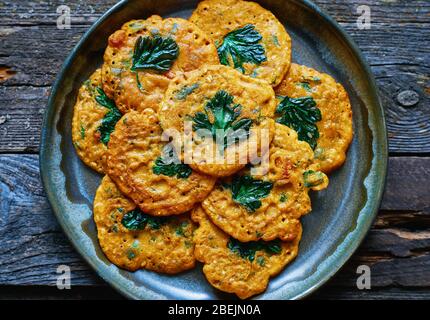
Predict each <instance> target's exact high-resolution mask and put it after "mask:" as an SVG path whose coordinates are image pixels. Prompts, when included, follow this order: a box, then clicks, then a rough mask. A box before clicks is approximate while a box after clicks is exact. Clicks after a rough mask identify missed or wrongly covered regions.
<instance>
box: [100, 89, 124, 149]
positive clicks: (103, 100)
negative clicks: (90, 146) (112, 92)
mask: <svg viewBox="0 0 430 320" xmlns="http://www.w3.org/2000/svg"><path fill="white" fill-rule="evenodd" d="M96 91H97V94H98V95H97V96H96V98H95V99H96V101H97V103H98V104H100V105H101V106H103V107H105V108H108V109H109V112H108V113H106V114H105V116H104V118H103V120H102V124H101V125H100V126H99V127H98V128H97V130H98V131H99V132H100V140H101V142H103V144H105V145H107V144H108V142H109V140H110V135H111V133H112V131H113V130H114V129H115V125H116V123H117V122H118V120H119V119H121V117H122V114H121V112H120V111H119V110H118V108H117V107H116V105H115V102H114V101H113V100H111V99H109V98H108V97H107V96H106V94H105V92H104V91H103V89H102V88H100V87H97V88H96Z"/></svg>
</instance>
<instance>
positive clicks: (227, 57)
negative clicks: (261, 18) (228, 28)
mask: <svg viewBox="0 0 430 320" xmlns="http://www.w3.org/2000/svg"><path fill="white" fill-rule="evenodd" d="M261 39H262V36H261V35H260V33H258V31H257V30H255V27H254V26H253V25H252V24H247V25H246V26H245V27H243V28H240V29H236V30H234V31H232V32H230V33H228V34H227V35H226V36H225V37H224V40H223V43H222V44H221V46H219V47H218V56H219V59H220V62H221V64H223V65H226V66H229V65H231V62H232V63H233V66H234V68H235V69H238V70H240V71H241V72H242V73H245V69H244V68H243V64H244V63H245V62H248V63H253V64H256V65H259V64H260V63H262V62H263V61H266V60H267V58H266V55H265V51H264V47H263V46H262V45H261V44H259V42H260V41H261Z"/></svg>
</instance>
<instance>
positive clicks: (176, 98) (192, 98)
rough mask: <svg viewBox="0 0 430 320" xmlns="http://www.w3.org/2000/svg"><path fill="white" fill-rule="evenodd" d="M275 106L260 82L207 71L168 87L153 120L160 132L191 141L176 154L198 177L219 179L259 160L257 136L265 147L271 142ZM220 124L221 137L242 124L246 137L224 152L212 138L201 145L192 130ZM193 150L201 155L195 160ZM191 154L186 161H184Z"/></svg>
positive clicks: (228, 72)
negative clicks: (264, 140)
mask: <svg viewBox="0 0 430 320" xmlns="http://www.w3.org/2000/svg"><path fill="white" fill-rule="evenodd" d="M276 103H277V102H276V98H275V95H274V91H273V89H272V87H271V86H270V85H268V84H267V83H266V82H265V81H263V80H258V79H253V78H250V77H247V76H245V75H243V74H241V73H240V72H238V71H236V70H234V69H232V68H230V67H226V66H223V65H217V66H207V67H205V68H203V69H202V70H198V71H193V72H190V73H188V74H186V75H184V76H182V77H178V78H176V79H174V80H173V81H172V82H171V84H170V85H169V88H168V89H167V91H166V95H165V96H164V98H163V101H162V104H161V107H160V111H159V116H160V123H161V126H162V127H163V129H164V130H167V129H169V130H171V129H174V130H176V131H177V132H181V133H185V134H186V135H187V136H190V137H191V136H192V138H193V139H192V142H191V144H190V147H189V148H186V149H185V152H184V154H185V156H184V154H183V155H182V157H187V159H188V160H187V161H186V163H189V164H190V166H191V167H192V168H193V169H195V170H197V171H199V172H202V173H205V174H208V175H211V176H215V177H224V176H229V175H231V174H233V173H235V172H237V171H238V170H240V169H242V168H243V167H244V166H245V165H246V164H247V163H248V162H249V161H250V160H251V159H254V158H255V157H256V156H258V155H261V153H262V152H263V151H264V149H263V150H262V146H263V147H264V145H262V143H261V141H262V139H260V137H261V135H263V138H266V142H267V143H266V149H267V148H268V145H269V143H270V141H271V139H272V138H273V131H274V121H273V120H272V119H271V117H273V115H274V111H275V107H276ZM186 123H188V124H189V126H186ZM191 124H192V126H191ZM224 124H227V126H226V127H225V132H228V130H232V131H231V132H235V133H236V132H239V131H240V128H245V127H246V126H247V125H248V127H247V128H248V129H247V130H249V131H248V132H249V135H248V136H245V135H244V136H243V137H244V139H242V140H240V141H239V142H238V143H233V144H230V145H227V144H226V147H225V148H224V147H223V145H220V144H218V143H216V139H215V137H210V138H209V139H206V140H205V144H202V142H201V141H200V138H199V137H200V135H201V134H199V132H198V130H197V129H209V130H212V129H215V128H221V127H222V128H224V127H223V125H224ZM241 125H244V126H242V127H241ZM197 126H198V127H197ZM233 128H239V129H233ZM235 130H238V131H235ZM242 130H243V132H245V129H242ZM182 143H183V144H185V143H184V142H182ZM202 145H205V146H208V149H207V150H210V152H204V150H203V151H202V149H204V148H202ZM249 146H250V147H249ZM248 147H249V148H248ZM197 150H200V151H202V152H201V154H200V155H199V152H198V151H197ZM220 150H221V151H223V152H224V153H223V154H222V153H221V152H220ZM191 153H192V158H191V157H188V156H189V155H190V154H191ZM220 154H221V155H220ZM216 156H219V157H220V159H216V158H215V157H216ZM230 160H231V161H230Z"/></svg>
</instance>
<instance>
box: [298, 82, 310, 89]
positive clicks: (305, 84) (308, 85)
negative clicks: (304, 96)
mask: <svg viewBox="0 0 430 320" xmlns="http://www.w3.org/2000/svg"><path fill="white" fill-rule="evenodd" d="M297 84H298V85H299V86H300V87H302V88H303V89H305V90H306V91H307V92H311V91H312V87H311V84H310V83H309V82H305V81H304V82H298V83H297Z"/></svg>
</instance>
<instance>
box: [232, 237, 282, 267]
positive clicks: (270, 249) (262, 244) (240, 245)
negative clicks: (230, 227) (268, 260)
mask: <svg viewBox="0 0 430 320" xmlns="http://www.w3.org/2000/svg"><path fill="white" fill-rule="evenodd" d="M227 247H228V248H229V249H230V250H231V251H232V252H234V253H235V254H237V255H239V256H240V257H241V258H242V259H248V260H249V261H251V262H253V261H254V259H255V253H256V252H257V251H265V252H266V253H268V254H270V255H272V254H280V253H281V251H282V247H281V241H280V240H278V239H276V240H272V241H262V240H259V241H250V242H240V241H239V240H236V239H234V238H230V240H229V242H228V243H227Z"/></svg>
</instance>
